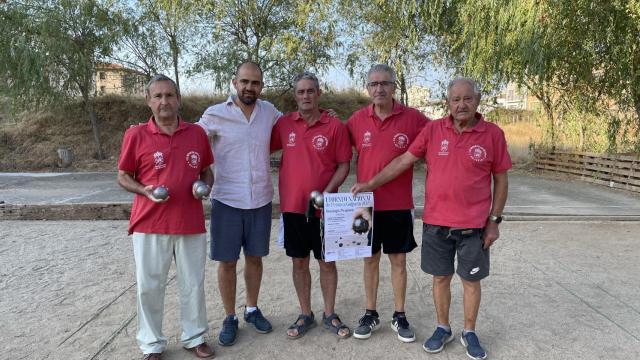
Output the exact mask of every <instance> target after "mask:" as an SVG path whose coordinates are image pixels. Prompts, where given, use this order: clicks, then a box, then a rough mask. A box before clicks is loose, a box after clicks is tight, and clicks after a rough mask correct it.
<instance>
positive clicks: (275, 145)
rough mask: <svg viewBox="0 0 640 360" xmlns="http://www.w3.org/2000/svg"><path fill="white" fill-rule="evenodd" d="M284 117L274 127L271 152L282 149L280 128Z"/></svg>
mask: <svg viewBox="0 0 640 360" xmlns="http://www.w3.org/2000/svg"><path fill="white" fill-rule="evenodd" d="M281 119H282V117H280V118H279V119H278V121H276V123H275V125H273V129H272V130H271V142H270V145H269V147H270V150H271V152H274V151H277V150H280V149H282V137H281V136H280V127H281V125H280V124H282V121H281Z"/></svg>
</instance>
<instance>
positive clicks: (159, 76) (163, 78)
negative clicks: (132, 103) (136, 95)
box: [144, 74, 180, 96]
mask: <svg viewBox="0 0 640 360" xmlns="http://www.w3.org/2000/svg"><path fill="white" fill-rule="evenodd" d="M158 81H168V82H170V83H171V84H172V85H173V88H174V89H175V90H176V95H178V96H180V89H178V85H177V84H176V82H175V81H173V79H171V78H170V77H168V76H166V75H164V74H156V75H154V76H153V77H152V78H151V80H149V82H148V83H147V86H146V87H145V88H144V93H145V95H147V96H149V89H150V88H151V85H153V84H155V83H156V82H158Z"/></svg>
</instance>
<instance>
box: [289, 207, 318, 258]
mask: <svg viewBox="0 0 640 360" xmlns="http://www.w3.org/2000/svg"><path fill="white" fill-rule="evenodd" d="M282 222H283V225H284V248H285V250H286V253H287V256H289V257H294V258H306V257H307V256H309V254H310V253H311V250H313V257H315V258H316V259H318V260H323V259H324V256H323V252H322V237H321V232H322V229H321V228H320V219H319V218H316V217H313V218H309V219H308V221H307V217H306V216H305V215H303V214H296V213H287V212H285V213H282Z"/></svg>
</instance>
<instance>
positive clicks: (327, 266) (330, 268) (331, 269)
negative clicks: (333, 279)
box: [318, 260, 338, 274]
mask: <svg viewBox="0 0 640 360" xmlns="http://www.w3.org/2000/svg"><path fill="white" fill-rule="evenodd" d="M318 266H319V267H320V272H322V273H325V274H330V273H337V272H338V269H337V267H336V262H335V261H331V262H325V261H322V260H318Z"/></svg>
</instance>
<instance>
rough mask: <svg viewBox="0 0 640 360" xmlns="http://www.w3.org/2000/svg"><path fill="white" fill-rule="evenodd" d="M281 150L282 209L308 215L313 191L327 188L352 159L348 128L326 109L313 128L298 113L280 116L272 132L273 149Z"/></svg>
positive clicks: (279, 184)
mask: <svg viewBox="0 0 640 360" xmlns="http://www.w3.org/2000/svg"><path fill="white" fill-rule="evenodd" d="M280 149H282V158H281V162H280V176H279V179H278V188H279V191H280V209H281V211H282V212H292V213H298V214H304V213H305V210H306V209H307V205H308V202H309V194H310V193H311V191H313V190H318V191H320V192H322V191H324V189H325V187H326V186H327V184H329V181H330V180H331V177H332V176H333V174H334V173H335V171H336V167H337V166H338V163H343V162H349V161H350V160H351V144H350V143H349V134H348V133H347V128H346V127H345V126H344V124H342V122H341V121H340V120H339V119H337V118H334V117H331V116H329V115H328V114H327V113H326V111H322V115H321V117H320V120H318V121H317V122H316V123H315V124H313V125H312V126H311V127H309V126H307V122H306V121H305V120H304V119H303V118H302V117H301V116H300V114H299V113H298V112H293V113H289V114H287V115H284V116H282V117H280V119H278V121H277V122H276V124H275V125H274V127H273V130H272V131H271V151H276V150H280Z"/></svg>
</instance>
